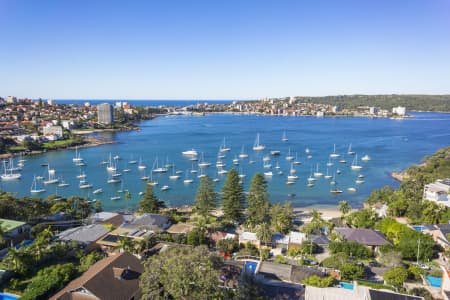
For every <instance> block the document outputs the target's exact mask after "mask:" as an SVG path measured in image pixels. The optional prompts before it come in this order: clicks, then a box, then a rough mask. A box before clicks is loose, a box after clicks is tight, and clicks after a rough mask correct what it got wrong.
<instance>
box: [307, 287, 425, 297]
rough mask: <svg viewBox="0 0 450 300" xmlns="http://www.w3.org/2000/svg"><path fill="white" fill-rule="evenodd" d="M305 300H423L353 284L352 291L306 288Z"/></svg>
mask: <svg viewBox="0 0 450 300" xmlns="http://www.w3.org/2000/svg"><path fill="white" fill-rule="evenodd" d="M304 299H305V300H350V299H351V300H424V298H423V297H418V296H411V295H406V294H399V293H394V292H392V291H387V290H374V289H371V288H368V287H364V286H358V285H357V284H354V287H353V289H352V290H350V289H345V288H337V287H328V288H318V287H313V286H306V291H305V298H304Z"/></svg>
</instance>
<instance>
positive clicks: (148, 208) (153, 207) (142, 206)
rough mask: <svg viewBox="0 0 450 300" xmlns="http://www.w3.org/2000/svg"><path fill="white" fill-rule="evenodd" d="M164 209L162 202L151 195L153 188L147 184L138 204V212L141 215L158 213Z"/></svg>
mask: <svg viewBox="0 0 450 300" xmlns="http://www.w3.org/2000/svg"><path fill="white" fill-rule="evenodd" d="M164 207H166V206H165V204H164V202H163V201H160V200H159V199H158V198H157V197H156V196H155V194H154V193H153V187H152V186H151V185H149V184H147V187H146V188H145V193H144V195H142V199H141V201H140V202H139V212H141V213H159V211H160V209H161V208H164Z"/></svg>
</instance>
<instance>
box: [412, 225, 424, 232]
mask: <svg viewBox="0 0 450 300" xmlns="http://www.w3.org/2000/svg"><path fill="white" fill-rule="evenodd" d="M412 228H413V229H414V230H416V231H420V232H422V231H423V226H422V225H413V226H412Z"/></svg>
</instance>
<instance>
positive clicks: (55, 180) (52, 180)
mask: <svg viewBox="0 0 450 300" xmlns="http://www.w3.org/2000/svg"><path fill="white" fill-rule="evenodd" d="M47 170H48V179H47V180H45V181H44V184H53V183H58V182H59V179H58V178H55V170H53V169H50V166H47Z"/></svg>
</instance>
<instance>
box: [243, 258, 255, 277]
mask: <svg viewBox="0 0 450 300" xmlns="http://www.w3.org/2000/svg"><path fill="white" fill-rule="evenodd" d="M256 266H258V263H257V262H254V261H247V262H246V263H245V272H246V273H249V274H252V275H254V274H255V271H256Z"/></svg>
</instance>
